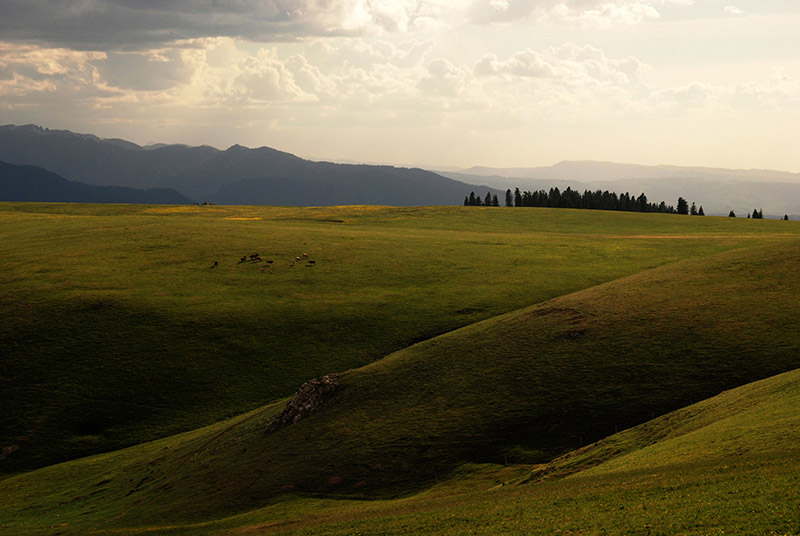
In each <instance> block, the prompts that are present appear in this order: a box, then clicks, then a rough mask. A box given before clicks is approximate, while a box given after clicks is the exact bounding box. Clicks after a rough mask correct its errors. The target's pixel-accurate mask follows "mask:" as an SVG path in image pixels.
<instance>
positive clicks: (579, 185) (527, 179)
mask: <svg viewBox="0 0 800 536" xmlns="http://www.w3.org/2000/svg"><path fill="white" fill-rule="evenodd" d="M439 173H441V174H442V175H444V176H445V177H450V178H452V179H456V180H460V181H465V182H466V181H482V182H485V183H486V184H487V185H489V186H491V187H493V188H498V189H501V190H505V189H507V188H511V189H514V188H516V187H519V188H520V189H521V190H540V189H545V190H549V189H550V188H553V187H558V188H560V189H562V190H563V189H564V188H566V187H567V186H569V187H571V188H572V189H573V190H580V191H582V190H585V189H588V190H609V191H614V192H617V193H624V192H630V193H631V194H633V195H638V194H640V193H645V194H646V195H647V197H648V198H649V200H650V201H655V200H658V201H661V200H664V201H666V202H667V203H668V204H674V203H675V201H676V200H677V198H678V197H679V196H680V197H684V198H685V199H688V200H689V201H694V202H696V203H697V204H698V205H702V206H703V207H704V208H705V212H706V214H721V215H727V214H728V213H729V212H730V211H731V210H733V211H734V212H735V213H736V214H737V215H739V216H745V215H746V213H748V212H752V211H753V209H763V210H764V213H765V214H768V215H771V216H772V217H780V216H783V215H784V214H788V215H790V216H793V218H792V219H797V217H798V216H800V173H791V172H786V171H775V170H744V169H724V168H707V167H682V166H667V165H661V166H645V165H639V164H620V163H615V162H599V161H574V162H573V161H564V162H559V163H557V164H555V165H553V166H546V167H535V168H488V167H473V168H469V169H465V170H463V171H439Z"/></svg>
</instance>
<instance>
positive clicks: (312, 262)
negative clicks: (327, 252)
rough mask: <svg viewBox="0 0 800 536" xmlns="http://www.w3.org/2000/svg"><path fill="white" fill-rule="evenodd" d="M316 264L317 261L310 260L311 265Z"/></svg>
mask: <svg viewBox="0 0 800 536" xmlns="http://www.w3.org/2000/svg"><path fill="white" fill-rule="evenodd" d="M315 264H317V261H312V260H309V261H308V265H309V266H314V265H315Z"/></svg>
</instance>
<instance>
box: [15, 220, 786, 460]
mask: <svg viewBox="0 0 800 536" xmlns="http://www.w3.org/2000/svg"><path fill="white" fill-rule="evenodd" d="M799 231H800V227H798V225H797V224H796V223H795V222H779V221H767V220H764V221H758V222H749V221H746V220H741V219H736V220H734V219H722V218H685V217H684V218H682V217H679V216H669V215H658V214H648V215H641V214H615V213H603V212H586V211H584V212H579V211H568V210H547V209H530V210H517V211H511V210H503V209H488V208H486V209H481V208H477V207H449V208H447V207H441V208H385V207H383V208H382V207H345V208H316V209H314V208H312V209H288V208H285V209H284V208H263V207H218V206H208V207H195V206H191V207H147V206H128V207H125V206H113V207H112V206H89V205H55V204H54V205H47V204H0V258H2V259H3V270H4V274H3V283H2V294H3V299H2V300H0V315H2V318H3V319H4V322H2V323H0V341H2V345H3V349H4V363H3V364H4V367H3V371H2V374H0V389H1V390H2V393H3V397H4V407H5V411H4V412H2V414H1V415H0V435H1V437H0V448H1V449H2V455H0V456H2V458H3V459H2V460H0V471H4V472H6V473H7V472H13V471H19V470H24V469H29V468H32V467H37V466H43V465H46V464H50V463H54V462H57V461H61V460H66V459H70V458H74V457H78V456H82V455H86V454H91V453H97V452H102V451H109V450H113V449H116V448H120V447H123V446H128V445H133V444H136V443H140V442H143V441H147V440H152V439H155V438H158V437H165V436H167V435H170V434H174V433H177V432H180V431H185V430H189V429H192V428H195V427H198V426H204V425H208V424H211V423H213V422H216V421H218V420H220V419H222V418H224V417H226V416H232V415H235V414H238V413H241V412H243V411H248V410H251V409H253V408H256V407H258V406H260V405H263V404H266V403H269V402H271V401H274V400H276V399H279V398H281V397H285V396H288V395H290V394H291V393H292V392H294V390H295V389H296V388H297V387H298V386H299V385H300V384H301V383H303V382H304V381H306V380H308V379H310V378H313V377H317V376H320V375H322V374H327V373H332V372H343V371H346V370H348V369H351V368H355V367H360V366H363V365H365V364H368V363H370V362H372V361H375V360H376V359H379V358H381V357H383V356H385V355H387V354H390V353H392V352H394V351H398V350H400V349H403V348H405V347H407V346H409V345H410V344H412V343H414V342H417V341H422V340H426V339H429V338H430V337H433V336H436V335H439V334H442V333H446V332H449V331H452V330H454V329H457V328H459V327H463V326H467V325H470V324H472V323H474V322H476V321H480V320H484V319H487V318H491V317H494V316H497V315H499V314H503V313H507V312H509V311H513V310H516V309H519V308H521V307H525V306H528V305H530V304H533V303H539V302H542V301H545V300H548V299H551V298H555V297H557V296H560V295H564V294H568V293H570V292H574V291H577V290H580V289H584V288H588V287H592V286H594V285H597V284H599V283H603V282H605V281H610V280H613V279H617V278H619V277H623V276H626V275H629V274H633V273H636V272H640V271H642V270H645V269H648V268H653V267H656V266H660V265H664V264H666V263H672V262H675V261H678V260H680V259H686V258H693V257H701V256H705V255H710V254H714V253H718V252H721V251H726V250H731V249H733V248H738V247H743V246H748V245H754V244H774V245H775V246H774V247H776V248H778V247H784V246H783V245H782V244H784V243H785V242H786V241H787V240H790V239H794V237H797V236H798V232H799ZM255 252H258V253H260V254H261V255H262V257H263V258H264V259H265V261H266V260H273V261H274V262H273V264H271V265H267V263H266V262H261V263H254V262H249V261H248V262H245V263H239V259H240V257H241V256H243V255H244V256H247V255H250V254H253V253H255ZM303 253H307V254H309V255H310V258H312V259H313V260H315V261H316V265H314V266H309V265H308V264H307V261H306V260H305V258H303V257H302V254H303ZM298 256H300V257H301V261H299V262H296V261H295V258H296V257H298ZM215 261H216V262H217V263H218V265H217V267H215V268H212V266H213V263H214V262H215ZM656 313H657V312H654V313H653V314H656ZM563 316H564V315H563V314H561V313H557V314H551V315H544V316H543V320H542V321H547V322H550V321H552V322H559V321H561V320H563ZM686 344H687V345H688V343H686ZM501 346H502V345H501ZM615 424H620V425H621V424H624V423H623V422H620V423H615Z"/></svg>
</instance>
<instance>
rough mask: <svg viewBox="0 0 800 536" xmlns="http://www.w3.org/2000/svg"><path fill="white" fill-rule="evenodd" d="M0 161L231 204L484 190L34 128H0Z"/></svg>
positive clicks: (408, 197) (353, 200)
mask: <svg viewBox="0 0 800 536" xmlns="http://www.w3.org/2000/svg"><path fill="white" fill-rule="evenodd" d="M0 160H2V161H6V162H9V163H12V164H16V165H34V166H39V167H42V168H44V169H47V170H49V171H51V172H53V173H56V174H58V175H60V176H62V177H64V178H66V179H68V180H73V181H80V182H85V183H87V184H92V185H99V186H126V187H131V188H153V187H159V188H174V189H175V190H177V191H178V192H180V193H181V194H183V195H185V196H187V197H189V198H192V199H194V200H196V201H209V202H217V203H224V204H237V205H298V206H303V205H306V206H308V205H339V204H347V205H352V204H381V205H398V206H409V205H458V204H461V203H462V202H463V200H464V197H465V195H467V194H469V192H470V191H471V190H475V191H480V192H482V193H483V192H485V191H486V190H491V189H490V188H488V187H486V186H476V185H472V184H464V183H462V182H460V181H457V180H454V179H450V178H446V177H443V176H441V175H438V174H436V173H433V172H431V171H425V170H422V169H416V168H415V169H409V168H397V167H392V166H375V165H353V164H334V163H331V162H314V161H310V160H304V159H302V158H299V157H297V156H295V155H293V154H290V153H286V152H283V151H279V150H277V149H272V148H269V147H259V148H256V149H250V148H247V147H243V146H241V145H234V146H232V147H230V148H228V149H227V150H224V151H222V150H219V149H215V148H213V147H209V146H197V147H193V146H187V145H177V144H176V145H164V144H154V145H150V146H146V147H142V146H140V145H137V144H135V143H132V142H128V141H125V140H119V139H113V140H105V139H101V138H98V137H97V136H94V135H92V134H76V133H74V132H70V131H68V130H50V129H46V128H42V127H39V126H36V125H24V126H16V125H5V126H0ZM491 191H492V193H494V194H499V193H500V192H499V191H498V190H491Z"/></svg>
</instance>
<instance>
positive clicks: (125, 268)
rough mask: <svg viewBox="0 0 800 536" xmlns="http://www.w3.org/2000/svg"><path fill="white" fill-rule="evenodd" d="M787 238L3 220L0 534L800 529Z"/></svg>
mask: <svg viewBox="0 0 800 536" xmlns="http://www.w3.org/2000/svg"><path fill="white" fill-rule="evenodd" d="M798 238H800V225H798V224H797V223H795V222H784V221H775V220H747V219H741V218H737V219H734V218H713V217H688V216H678V215H663V214H636V213H612V212H601V211H576V210H564V209H535V208H526V209H506V208H488V207H487V208H484V207H436V208H390V207H334V208H274V207H229V206H191V207H147V206H112V205H98V206H89V205H57V204H51V205H48V204H0V249H1V250H2V251H0V255H2V259H3V270H4V278H3V283H2V298H3V299H2V300H1V301H0V312H1V313H2V317H3V318H4V322H3V323H2V325H0V341H2V344H3V347H4V357H3V363H4V367H3V371H2V372H0V382H2V383H0V385H2V392H3V397H4V400H5V402H6V404H4V405H5V407H6V411H4V412H2V417H0V418H2V426H0V431H2V432H0V433H2V434H3V435H2V436H1V437H0V448H3V451H2V452H3V454H2V456H3V459H2V461H0V471H4V472H5V475H6V476H5V478H4V479H3V480H0V504H3V505H4V506H3V507H0V533H4V532H3V531H6V532H7V533H9V534H61V533H63V534H67V533H70V534H71V533H75V534H87V533H96V534H138V533H142V534H145V533H147V534H152V533H157V534H162V533H163V534H173V533H174V534H240V533H241V534H262V533H263V534H273V533H276V534H279V533H299V534H305V533H308V534H359V533H363V534H405V533H419V534H464V533H470V531H471V532H473V533H479V534H721V533H722V531H723V530H724V531H726V532H727V533H741V534H797V533H798V531H800V514H798V512H800V508H798V506H800V502H799V501H800V495H799V494H798V492H797V491H796V490H797V489H800V486H798V485H797V484H800V481H799V480H798V479H800V471H799V470H798V469H800V468H799V467H798V464H800V461H796V460H800V457H799V456H798V454H800V452H798V450H797V447H796V445H797V444H798V442H797V439H798V437H797V429H798V427H797V424H800V423H798V422H797V419H798V415H797V412H796V411H794V410H795V409H796V408H797V401H798V396H800V395H799V394H798V393H799V392H800V390H798V384H799V382H798V379H797V374H796V373H788V374H783V375H781V376H776V375H778V374H781V373H784V372H786V371H792V370H794V369H797V368H798V367H800V302H798V300H797V297H796V291H797V289H798V288H800V270H798V269H797V268H798V266H800V240H798ZM253 253H259V254H260V255H261V257H262V258H263V259H265V261H266V260H272V261H273V262H272V263H271V264H267V263H266V262H265V261H262V262H249V261H248V262H243V263H240V262H239V261H240V258H241V257H242V256H243V255H244V256H249V255H250V254H253ZM304 254H307V255H308V257H307V258H306V257H304ZM297 257H299V258H300V259H299V260H296V258H297ZM309 259H312V260H314V261H315V264H313V265H311V264H309V263H308V260H309ZM214 262H217V263H218V264H217V266H216V267H213V268H212V266H213V263H214ZM332 373H336V374H337V376H336V381H337V382H338V383H339V386H338V388H337V390H336V391H335V392H334V393H333V395H332V396H331V398H330V400H328V401H327V402H326V403H325V405H324V406H323V407H322V409H321V410H320V411H319V412H317V413H316V414H314V415H311V416H310V417H308V418H306V419H303V420H301V421H299V422H297V423H295V424H292V425H289V426H284V427H279V428H278V429H276V430H271V431H269V430H268V426H269V422H270V418H271V417H272V416H274V415H276V414H277V413H279V412H280V411H281V410H282V409H283V406H284V404H285V402H286V397H289V396H290V395H291V394H292V393H293V392H294V391H295V390H296V389H297V388H298V387H299V386H300V384H302V383H303V382H304V381H306V380H309V379H311V378H314V377H318V376H321V375H323V374H332ZM770 377H771V378H770ZM764 378H769V379H767V380H765V381H764V382H761V383H757V384H752V382H755V381H757V380H762V379H764ZM748 384H752V385H748ZM740 386H744V387H740ZM731 389H733V390H732V391H728V392H725V393H723V394H721V395H720V394H719V393H721V392H723V391H726V390H731ZM716 395H719V396H716ZM706 399H707V400H706ZM703 400H704V402H700V401H703ZM698 402H699V403H698ZM598 441H599V442H598ZM123 447H128V448H123ZM119 449H122V450H119ZM92 454H94V456H91V457H85V458H84V457H82V456H87V455H92ZM78 458H80V459H78ZM66 460H72V461H66ZM62 461H66V463H60V464H57V465H52V464H54V463H56V462H62ZM45 466H48V467H45ZM37 467H43V468H41V469H38V470H33V469H36V468H37ZM720 505H722V506H720Z"/></svg>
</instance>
